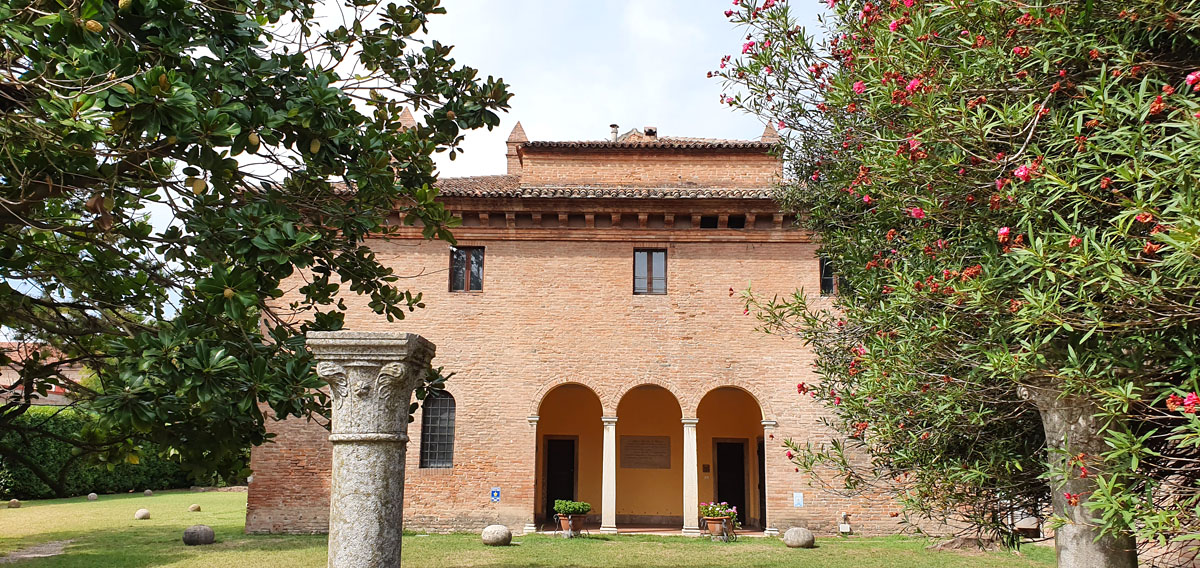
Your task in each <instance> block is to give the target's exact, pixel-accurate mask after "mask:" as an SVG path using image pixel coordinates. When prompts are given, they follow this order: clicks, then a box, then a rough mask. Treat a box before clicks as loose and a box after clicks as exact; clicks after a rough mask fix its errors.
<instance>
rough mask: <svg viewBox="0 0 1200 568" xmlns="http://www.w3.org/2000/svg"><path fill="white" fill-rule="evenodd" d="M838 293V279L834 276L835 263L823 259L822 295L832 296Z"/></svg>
mask: <svg viewBox="0 0 1200 568" xmlns="http://www.w3.org/2000/svg"><path fill="white" fill-rule="evenodd" d="M836 291H837V278H836V277H835V276H834V274H833V263H832V262H830V261H829V259H828V258H825V257H823V256H822V257H821V295H822V296H832V295H833V294H834V292H836Z"/></svg>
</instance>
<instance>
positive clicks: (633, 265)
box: [246, 124, 896, 534]
mask: <svg viewBox="0 0 1200 568" xmlns="http://www.w3.org/2000/svg"><path fill="white" fill-rule="evenodd" d="M616 132H617V130H616V127H615V126H614V128H613V137H612V138H611V139H609V140H604V141H588V142H540V141H529V140H528V139H527V138H526V136H525V133H524V131H523V130H522V128H521V126H520V125H519V124H518V125H517V126H516V128H515V129H514V130H513V132H512V135H511V136H510V137H509V140H508V144H507V148H508V150H507V158H508V172H507V174H506V175H495V176H479V177H467V178H454V179H445V180H442V182H441V183H440V199H442V201H443V202H444V203H445V205H446V207H447V208H448V209H450V210H451V211H453V212H454V214H455V215H457V216H460V217H461V218H462V227H461V228H458V229H456V230H455V235H456V237H457V239H458V244H457V246H456V247H451V246H450V245H448V244H446V243H444V242H432V241H425V240H422V239H421V238H420V233H419V229H415V228H408V229H405V230H404V231H406V232H402V233H401V234H400V235H399V236H396V237H389V238H387V239H382V238H380V239H376V240H375V242H373V243H372V245H371V246H372V248H373V249H374V250H375V251H376V253H377V255H378V257H379V259H380V260H381V261H382V262H384V263H386V264H388V265H390V266H392V267H394V268H395V270H396V273H397V274H401V275H411V276H412V278H411V279H409V280H408V281H407V282H406V284H407V285H408V286H409V287H410V288H412V289H414V290H419V291H421V292H422V293H423V294H424V301H425V304H426V306H427V308H426V309H424V310H418V311H417V312H416V313H414V314H412V315H411V317H410V318H409V319H406V320H405V321H403V322H398V323H395V324H389V323H387V322H386V321H384V320H383V319H382V318H379V317H377V316H375V315H374V314H372V313H371V312H370V311H369V310H367V309H366V308H365V306H363V305H362V302H363V299H362V298H358V297H350V298H347V302H348V304H349V305H350V306H351V308H350V311H349V314H348V315H347V318H346V327H347V328H348V329H355V330H384V329H397V330H402V331H408V332H414V333H419V334H421V335H423V336H425V337H426V338H428V339H430V340H431V341H433V342H434V343H435V344H437V358H436V359H435V360H434V364H435V365H437V366H444V367H445V368H446V370H447V371H454V372H455V373H457V374H456V375H455V377H454V378H453V379H452V380H451V381H450V382H449V383H448V385H449V386H448V392H449V395H450V396H449V397H446V398H443V399H439V400H437V401H434V402H432V403H428V404H427V405H426V407H425V408H423V409H422V410H421V411H420V412H418V414H417V416H416V419H415V422H413V424H412V425H411V427H410V430H409V435H410V438H411V442H410V443H409V449H408V458H407V460H408V461H407V468H408V471H407V475H406V478H407V479H406V491H405V503H404V513H405V518H406V523H407V526H408V527H409V528H414V529H432V530H453V529H462V530H479V529H480V528H482V527H483V526H485V525H488V524H492V523H501V524H505V525H508V526H509V527H511V528H513V529H515V530H521V529H524V530H527V531H528V530H533V529H534V528H535V527H540V526H547V525H545V523H546V522H547V520H548V519H550V518H551V517H552V512H551V507H552V504H553V501H554V500H555V499H564V498H565V499H577V500H581V501H588V502H590V503H591V504H592V506H593V509H592V513H591V515H589V517H590V518H589V521H591V522H594V523H595V524H596V525H598V526H599V527H600V530H602V531H605V532H611V531H614V530H619V529H622V528H628V527H634V526H637V527H644V526H647V525H657V526H667V527H674V528H676V529H680V530H682V531H683V532H684V533H695V532H697V531H696V529H697V525H698V523H697V520H696V519H697V509H696V506H697V503H698V502H702V501H712V500H718V501H727V502H730V503H733V504H737V505H738V508H739V511H741V512H742V516H743V517H744V518H743V519H742V520H743V522H744V524H745V525H747V526H748V527H752V528H759V529H764V530H765V531H766V532H767V533H768V534H771V533H774V532H775V531H782V530H786V529H787V528H789V527H791V526H808V527H809V528H812V529H814V530H816V531H819V532H825V533H829V532H833V531H835V530H836V523H838V522H839V519H840V518H841V515H842V514H843V513H847V514H849V515H850V520H851V525H852V527H853V529H854V531H855V532H860V533H886V532H894V531H895V530H896V522H895V521H896V520H895V519H893V518H891V517H890V515H889V513H890V512H892V511H894V510H896V508H895V505H894V504H893V503H892V502H891V501H890V500H886V499H885V500H883V501H882V502H880V501H868V500H866V499H849V498H840V497H836V496H833V495H831V494H828V493H824V492H821V491H819V490H818V489H816V488H815V487H813V486H811V485H809V480H808V479H807V478H805V477H804V476H802V475H801V474H799V473H796V472H795V471H794V467H793V466H792V465H791V464H790V463H789V461H788V459H787V457H786V456H785V455H784V452H785V450H784V448H783V447H782V442H783V440H784V439H787V438H792V439H794V440H797V441H800V442H801V443H803V442H806V441H811V442H814V443H818V444H819V443H821V442H822V441H825V440H828V438H829V432H827V431H826V430H824V429H823V427H822V426H821V425H820V423H819V418H820V417H821V415H822V409H821V407H820V406H819V405H818V404H816V403H814V402H812V401H811V400H809V399H808V397H801V396H798V395H797V392H796V384H797V383H799V382H801V381H807V382H810V383H811V382H813V381H814V380H815V377H814V375H813V374H812V370H811V357H812V355H811V354H810V353H809V352H807V351H806V350H804V348H803V347H802V346H801V345H800V343H799V342H797V341H782V340H780V338H778V337H772V336H767V335H764V334H761V333H758V332H755V331H754V326H755V319H754V318H753V317H752V316H746V315H743V308H742V304H741V302H740V300H739V298H738V297H736V295H732V294H731V293H730V290H731V289H733V290H742V289H745V288H746V287H748V286H751V287H753V288H754V289H755V290H756V291H757V292H759V293H763V294H786V293H789V292H791V291H793V290H795V289H797V288H803V289H804V290H806V291H809V292H810V293H812V294H814V295H816V294H818V293H819V292H821V291H824V292H827V293H828V292H830V291H831V287H832V285H833V284H832V277H831V275H828V274H827V275H825V276H826V278H824V279H823V278H822V274H821V265H820V262H819V260H818V258H817V256H816V248H817V245H816V244H814V242H813V240H812V238H811V235H809V234H807V233H805V232H804V231H801V230H797V229H795V228H794V227H793V225H794V223H793V221H794V219H792V218H790V217H789V216H788V215H784V214H781V213H780V212H779V210H778V207H777V205H776V204H775V203H774V202H773V201H772V200H771V199H770V191H771V187H772V184H773V183H774V182H775V181H776V180H777V179H778V176H779V175H780V173H781V170H782V167H781V163H780V162H779V160H778V158H777V157H775V156H772V155H771V153H770V148H771V144H772V142H774V141H775V140H777V134H776V133H775V132H774V130H772V129H770V128H769V127H768V128H767V130H766V131H765V132H764V134H763V136H762V138H761V139H760V140H712V139H698V138H676V137H659V136H658V135H657V132H656V130H655V129H653V128H646V129H644V130H643V131H640V132H639V131H636V130H634V131H630V132H627V133H626V134H624V135H621V136H619V137H618V136H617V135H616ZM296 285H299V283H296ZM271 429H272V430H273V431H274V432H275V433H276V434H277V435H278V437H277V438H276V441H275V443H273V444H268V445H265V446H262V447H258V448H255V449H254V452H253V457H252V463H251V466H252V468H253V469H254V478H253V482H252V483H251V484H250V490H249V504H248V507H249V508H248V512H247V520H246V530H247V531H248V532H321V531H324V530H326V528H327V525H328V485H329V470H330V454H331V446H330V445H329V443H328V442H327V441H326V439H325V438H326V436H327V432H326V431H325V430H324V429H323V428H322V427H321V426H320V425H317V424H315V423H311V422H304V421H298V420H289V421H283V422H277V423H273V424H272V425H271Z"/></svg>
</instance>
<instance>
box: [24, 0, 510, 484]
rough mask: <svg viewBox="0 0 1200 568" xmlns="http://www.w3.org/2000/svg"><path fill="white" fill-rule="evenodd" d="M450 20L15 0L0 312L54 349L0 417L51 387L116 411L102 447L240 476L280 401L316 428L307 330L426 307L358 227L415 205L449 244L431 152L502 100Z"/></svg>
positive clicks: (402, 13) (412, 221)
mask: <svg viewBox="0 0 1200 568" xmlns="http://www.w3.org/2000/svg"><path fill="white" fill-rule="evenodd" d="M318 7H320V8H321V12H322V16H321V17H317V15H316V12H317V8H318ZM444 11H445V10H444V8H442V7H440V2H439V1H438V0H411V1H409V2H403V3H400V4H391V3H389V4H383V5H381V4H377V3H375V2H370V1H361V0H345V1H343V2H319V1H317V0H264V1H250V0H213V1H206V2H193V1H188V0H121V1H120V2H117V1H111V0H78V1H75V2H65V3H64V2H57V1H53V0H14V1H12V2H3V3H0V54H3V55H2V56H0V57H3V59H4V65H3V68H4V73H3V74H0V201H2V203H3V207H2V208H0V326H2V327H3V328H4V329H5V330H6V331H8V332H9V333H10V334H12V335H15V336H17V337H19V338H21V339H23V340H29V341H31V342H40V343H42V344H46V345H49V346H50V347H51V348H52V350H53V355H52V356H49V357H46V358H44V359H41V360H40V362H39V363H38V364H26V365H25V366H24V367H23V368H22V370H21V379H20V381H21V383H22V387H23V388H22V389H20V390H14V391H13V392H9V393H0V394H7V395H8V396H6V397H5V404H3V405H0V432H2V431H4V430H6V429H7V430H11V429H18V428H17V424H16V422H15V420H16V419H17V418H18V417H19V416H20V415H21V414H22V413H23V412H25V411H26V409H27V408H28V402H29V401H28V400H25V399H24V398H23V396H22V395H23V394H28V393H33V392H40V391H45V390H46V389H48V388H49V387H52V386H56V385H61V386H64V387H65V388H67V389H68V390H70V391H72V392H73V395H74V397H75V398H76V399H77V400H78V401H79V404H80V405H81V406H84V407H87V408H90V409H92V410H94V411H96V412H97V413H98V414H99V416H100V424H99V426H101V427H102V428H99V429H97V430H95V431H93V432H90V433H85V435H84V436H83V437H80V438H78V439H76V440H75V441H74V442H75V443H76V444H77V445H79V446H81V447H87V448H88V449H89V452H88V455H89V456H97V455H102V454H104V455H107V453H109V452H112V453H115V454H119V453H121V452H122V451H125V450H128V449H130V448H132V447H133V446H134V443H140V442H151V443H154V444H157V445H158V447H160V448H169V449H171V450H172V451H174V452H178V455H179V456H180V458H181V461H182V464H183V465H184V466H185V467H187V468H189V469H190V470H191V471H192V472H193V473H196V474H198V475H203V474H207V473H212V472H217V473H220V474H223V475H226V476H238V475H244V474H245V472H244V471H243V469H244V467H245V465H246V464H245V460H244V457H245V453H246V448H248V447H249V446H251V445H255V444H262V443H264V442H266V441H267V440H268V436H267V434H266V428H265V425H264V422H265V420H266V415H267V414H268V413H267V412H264V409H269V413H270V414H272V415H274V416H275V417H277V418H286V417H306V418H307V417H313V418H316V419H317V420H319V421H321V422H323V423H324V422H326V419H327V417H328V398H327V397H326V396H325V395H324V394H322V393H321V392H320V391H319V390H318V389H319V387H321V386H323V383H322V382H321V381H320V380H319V379H318V378H317V376H316V374H315V372H314V369H313V368H314V365H313V362H312V359H311V356H310V355H309V353H308V351H307V349H305V346H304V333H305V332H306V331H309V330H336V329H340V328H341V327H342V325H343V321H344V317H343V315H344V312H345V310H346V309H347V305H346V299H347V298H349V297H354V296H361V300H362V301H361V304H360V305H365V306H367V307H368V308H369V309H370V310H372V311H373V312H375V313H376V314H378V315H379V318H380V321H394V320H397V319H402V318H403V317H404V315H405V314H406V313H407V312H409V311H412V310H415V309H417V308H421V307H424V303H423V302H422V298H421V294H420V293H419V292H410V291H407V290H403V289H401V288H399V287H398V286H397V284H398V283H399V282H400V281H401V280H400V278H401V277H402V276H404V275H403V274H397V273H395V272H394V270H393V268H392V267H390V266H386V265H384V264H383V263H381V262H380V260H379V259H377V258H376V256H375V254H374V253H373V252H372V251H371V250H370V249H369V248H368V247H367V246H366V245H365V239H366V238H367V237H368V236H370V235H387V234H389V233H390V232H392V231H395V230H396V229H397V228H398V227H397V225H396V224H395V222H394V220H395V219H396V217H394V216H393V215H394V214H395V213H399V214H401V215H402V216H403V219H404V223H405V224H407V225H419V226H420V227H422V233H423V234H424V235H425V236H426V237H427V238H440V239H445V240H452V236H451V234H450V228H451V227H452V226H453V225H454V224H455V223H454V219H453V218H452V216H451V215H450V213H449V212H448V211H447V210H446V209H445V208H444V207H443V206H442V205H441V204H440V203H438V202H437V201H436V200H435V198H436V190H434V189H433V186H434V184H435V183H436V180H437V172H436V171H435V169H434V164H433V155H434V154H435V153H437V152H447V153H448V154H449V156H450V157H451V158H453V157H454V156H456V155H457V153H458V152H460V151H461V148H460V147H459V145H460V143H461V141H462V139H463V134H464V133H465V132H467V131H469V130H472V129H478V128H492V127H494V126H496V125H498V124H499V116H498V115H497V113H498V112H500V111H503V110H504V109H506V108H507V106H508V100H509V98H510V96H511V95H509V93H508V91H507V86H506V85H505V84H504V83H503V82H502V81H500V80H498V79H494V78H492V77H487V78H483V77H480V76H479V74H478V72H477V71H476V70H475V69H472V68H470V67H465V66H463V65H460V64H459V63H458V62H456V61H455V60H454V59H453V58H452V57H451V48H450V46H446V45H443V44H441V43H439V42H437V41H435V40H433V39H432V38H431V36H430V30H429V26H430V24H431V23H432V21H433V20H435V19H436V16H437V15H438V14H442V13H444ZM407 109H412V111H413V112H414V113H415V114H416V121H415V124H414V122H412V121H411V118H410V117H409V116H407V115H406V114H405V112H406V110H407ZM389 219H391V220H392V221H389ZM389 223H390V224H389ZM285 295H286V299H285ZM359 309H362V308H361V307H360V308H359ZM0 351H3V352H0V364H8V363H9V359H20V358H19V357H17V356H16V355H15V354H14V353H13V352H11V351H9V350H7V349H4V350H0ZM78 366H83V367H85V368H86V369H87V372H88V373H89V375H93V376H94V377H95V380H94V381H90V382H89V383H88V384H86V385H85V384H78V383H76V382H75V381H73V380H72V379H70V378H69V373H66V372H65V370H67V369H69V368H71V367H78ZM437 377H438V375H437V374H434V373H431V375H430V382H431V383H434V384H431V385H430V386H432V387H436V386H437V384H436V383H437V381H438V380H439V379H438V378H437ZM425 390H427V389H423V390H422V391H421V392H425ZM22 431H23V432H24V433H25V434H26V435H34V434H35V432H32V431H28V430H22ZM131 440H132V441H133V442H130V441H131Z"/></svg>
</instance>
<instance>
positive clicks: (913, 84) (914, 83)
mask: <svg viewBox="0 0 1200 568" xmlns="http://www.w3.org/2000/svg"><path fill="white" fill-rule="evenodd" d="M920 86H921V79H913V80H912V81H909V82H908V86H907V87H904V89H905V90H906V91H908V92H910V93H911V92H913V91H915V90H917V87H920Z"/></svg>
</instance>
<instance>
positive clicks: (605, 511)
mask: <svg viewBox="0 0 1200 568" xmlns="http://www.w3.org/2000/svg"><path fill="white" fill-rule="evenodd" d="M600 421H601V422H604V471H603V477H602V480H603V481H602V483H601V487H602V492H601V495H600V532H602V533H609V534H616V533H617V417H616V416H603V417H601V418H600Z"/></svg>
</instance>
